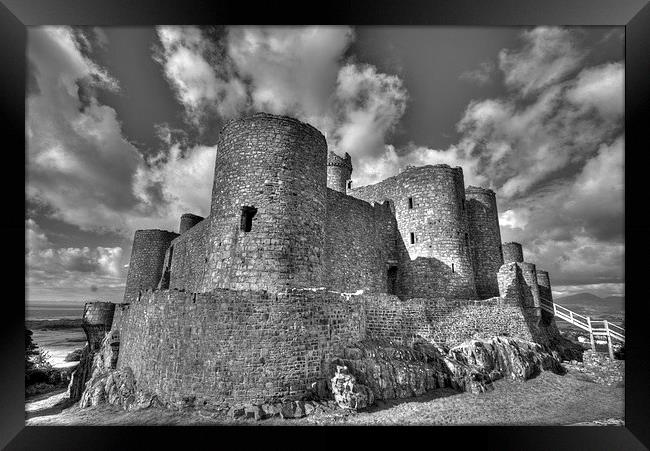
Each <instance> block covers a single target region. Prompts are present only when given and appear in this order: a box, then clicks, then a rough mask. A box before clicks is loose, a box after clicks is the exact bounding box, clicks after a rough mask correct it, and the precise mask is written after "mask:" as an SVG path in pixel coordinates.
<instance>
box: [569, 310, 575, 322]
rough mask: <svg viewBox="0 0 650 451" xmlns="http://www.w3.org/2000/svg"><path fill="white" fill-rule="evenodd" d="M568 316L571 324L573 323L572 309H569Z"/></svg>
mask: <svg viewBox="0 0 650 451" xmlns="http://www.w3.org/2000/svg"><path fill="white" fill-rule="evenodd" d="M569 318H571V324H573V322H574V321H573V310H569Z"/></svg>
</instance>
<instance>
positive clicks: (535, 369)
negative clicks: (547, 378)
mask: <svg viewBox="0 0 650 451" xmlns="http://www.w3.org/2000/svg"><path fill="white" fill-rule="evenodd" d="M331 368H332V369H331V370H330V371H331V372H332V373H333V374H334V375H333V377H332V392H333V393H334V398H335V400H336V401H337V403H338V405H339V406H340V407H342V408H353V407H350V406H351V405H354V402H355V399H357V398H359V399H361V400H362V402H359V405H358V406H357V408H362V407H361V405H362V404H364V403H365V406H364V407H367V406H369V405H371V403H372V399H373V398H375V399H381V400H386V399H395V398H409V397H413V396H419V395H422V394H424V393H425V392H427V391H429V390H433V389H435V388H440V387H451V388H454V389H456V390H459V391H469V392H472V393H482V392H485V391H487V390H491V389H492V388H493V387H492V382H493V381H494V380H497V379H500V378H502V377H509V378H512V379H520V380H523V379H528V378H530V377H533V376H534V375H536V374H538V373H539V372H540V371H542V370H550V371H554V372H558V373H561V372H562V371H563V370H562V367H561V365H560V362H559V361H558V360H557V359H556V358H555V357H554V356H553V355H552V354H550V353H549V352H547V351H546V350H545V349H544V348H543V347H542V346H540V345H538V344H536V343H532V342H527V341H524V340H517V339H512V338H508V337H494V338H492V339H491V340H471V341H468V342H466V343H463V344H461V345H458V346H456V347H454V348H452V349H450V350H449V351H447V350H446V349H444V348H439V347H436V346H434V345H432V344H430V343H426V342H419V343H415V344H414V346H413V347H412V348H411V347H407V346H401V345H397V344H391V343H387V342H385V341H365V342H360V343H357V344H356V345H355V346H349V347H347V348H346V349H345V351H344V353H343V356H342V357H341V358H339V359H334V360H333V361H332V365H331ZM355 387H358V388H355ZM366 388H367V389H369V391H370V392H371V393H372V396H368V395H366V390H365V389H366ZM356 393H360V395H356V396H353V395H355V394H356ZM364 396H366V398H367V400H365V401H363V400H364V399H365V398H364ZM368 402H370V404H368Z"/></svg>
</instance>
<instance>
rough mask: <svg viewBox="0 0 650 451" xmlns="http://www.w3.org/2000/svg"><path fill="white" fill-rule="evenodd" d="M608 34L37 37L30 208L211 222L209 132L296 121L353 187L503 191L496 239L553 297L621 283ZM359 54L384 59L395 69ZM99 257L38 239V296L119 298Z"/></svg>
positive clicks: (96, 222)
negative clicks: (412, 167)
mask: <svg viewBox="0 0 650 451" xmlns="http://www.w3.org/2000/svg"><path fill="white" fill-rule="evenodd" d="M611 31H612V30H596V31H594V30H588V31H581V30H576V29H570V30H569V29H561V28H549V27H539V28H535V29H529V30H524V31H517V30H513V29H497V30H488V29H485V30H482V29H470V30H467V29H458V30H454V29H447V28H445V29H437V28H435V27H433V28H431V27H429V28H427V27H424V28H422V27H420V28H416V27H414V28H394V29H391V28H381V27H380V28H376V27H373V28H363V29H358V30H353V29H351V28H349V27H314V28H302V27H233V28H220V27H208V28H203V29H199V28H196V27H160V28H158V29H157V30H156V31H155V32H154V31H152V30H144V29H124V30H112V29H106V30H102V29H97V30H89V29H86V30H82V32H80V31H79V30H70V29H68V28H57V29H52V28H43V29H32V30H30V38H29V42H30V45H29V48H28V53H29V58H30V60H31V61H33V64H34V70H30V74H32V75H31V76H32V78H33V84H34V85H35V86H38V90H32V91H30V94H29V97H28V135H29V136H28V140H29V147H30V149H29V158H30V168H29V171H30V180H31V181H33V183H31V182H30V186H28V196H29V197H30V201H31V202H32V203H38V204H39V205H47V206H48V209H49V210H51V211H52V212H53V213H52V214H53V215H54V216H56V218H58V220H60V221H65V222H66V223H69V224H74V225H75V226H77V227H80V228H81V229H84V230H100V229H102V228H108V229H110V230H113V231H118V232H120V233H122V234H123V235H124V237H127V238H129V239H130V237H131V236H132V233H133V230H135V229H136V228H151V227H155V228H160V227H163V228H168V229H175V228H176V227H177V221H178V216H179V215H180V214H181V213H184V212H188V211H189V212H194V213H197V214H200V215H206V214H207V209H208V207H209V196H210V185H211V181H212V175H213V174H212V171H213V165H214V155H215V149H214V147H212V146H213V144H214V142H215V140H216V131H217V130H218V129H219V126H220V124H221V123H222V122H223V121H224V120H226V119H228V118H230V117H233V116H236V115H238V114H242V113H245V112H250V111H268V112H272V113H279V114H290V115H294V116H297V117H299V118H300V119H301V120H304V121H307V122H309V123H312V124H313V125H315V126H316V127H317V128H319V129H320V130H321V131H323V132H324V134H326V136H327V139H328V144H329V145H330V147H331V148H333V149H334V150H336V151H339V152H345V151H347V152H349V153H350V154H351V155H352V157H353V163H354V168H355V169H354V172H353V180H354V183H355V184H365V183H369V182H376V181H378V180H381V179H383V178H385V177H387V176H390V175H394V174H395V173H396V172H397V171H398V170H399V168H400V167H403V166H405V165H407V164H416V165H422V164H433V163H447V164H451V165H460V166H462V167H463V169H464V173H465V182H466V184H468V185H469V184H473V185H486V186H490V187H492V188H494V189H496V190H497V195H498V201H499V208H500V212H501V222H502V234H503V238H504V241H507V240H511V239H513V240H517V241H520V242H522V244H524V247H525V249H526V253H527V259H529V260H531V261H534V262H536V263H538V265H539V266H540V267H543V268H545V269H549V270H552V271H553V273H552V274H553V275H552V279H553V282H554V284H555V285H557V284H558V283H562V284H567V285H569V284H577V283H580V284H591V285H593V284H596V283H601V284H602V283H608V284H615V283H617V282H620V281H621V280H622V255H623V248H622V221H621V220H620V219H621V218H622V214H623V204H622V193H623V186H622V174H623V163H622V160H623V159H622V155H623V140H622V112H623V100H622V99H623V93H622V82H623V66H622V63H621V62H616V61H620V60H621V58H622V52H621V53H620V54H619V53H616V52H614V50H612V49H614V48H615V45H616V44H615V42H616V41H617V39H616V35H615V34H612V35H611V36H609V37H608V36H606V35H607V34H608V33H610V32H611ZM488 36H493V38H490V39H488ZM382 40H383V41H382ZM601 41H602V42H601ZM152 42H156V43H157V48H156V49H155V51H154V55H153V57H152V54H151V44H152ZM372 42H386V44H382V47H381V48H382V49H388V50H389V51H390V52H394V53H395V54H393V55H392V56H391V55H389V56H388V57H387V58H388V60H389V61H393V62H395V61H399V71H398V72H397V73H394V72H390V71H387V70H386V69H384V70H382V69H380V68H387V67H396V64H392V63H391V64H383V63H381V64H380V62H378V61H376V60H373V58H375V59H379V58H380V57H381V55H380V53H381V52H379V53H377V52H374V53H373V51H372V48H373V46H372V44H371V43H372ZM425 43H426V45H425ZM450 43H453V44H454V46H450ZM618 45H620V42H619V43H618ZM598 46H600V47H598ZM601 47H602V48H606V49H609V50H602V48H601ZM452 49H453V50H452ZM619 50H620V49H619ZM357 51H358V52H359V53H358V54H357V53H356V52H357ZM441 52H442V53H441ZM359 55H365V57H366V58H368V59H367V60H364V59H363V58H359ZM373 55H375V56H373ZM612 55H616V56H614V57H612ZM110 60H116V61H119V63H116V64H114V65H110V67H111V73H110V75H109V73H108V71H107V70H106V69H105V66H106V65H108V61H110ZM98 61H103V62H105V63H106V64H103V65H102V64H99V63H98ZM441 61H443V62H444V63H441ZM490 61H492V62H494V63H492V65H490V64H489V63H488V62H490ZM134 68H138V70H134ZM472 72H473V73H472ZM463 73H465V74H466V75H465V76H463ZM118 80H119V88H120V89H119V90H118V82H117V81H118ZM467 80H473V81H474V82H475V83H468V82H467ZM183 121H186V122H187V124H185V125H184V124H183ZM443 135H444V136H447V137H446V138H444V139H443V138H442V136H443ZM441 142H442V143H444V145H442V146H438V147H436V146H433V145H432V143H433V144H436V145H437V144H438V143H441ZM140 143H141V144H140ZM43 211H44V210H43ZM39 222H40V221H39ZM48 234H49V230H48ZM120 246H123V244H122V243H120ZM114 247H117V246H114ZM109 248H110V247H106V248H103V247H102V246H88V247H87V248H84V247H76V246H72V247H70V248H69V250H67V251H65V252H64V251H63V249H56V248H55V246H52V245H51V243H50V244H49V245H48V246H45V247H43V248H39V249H40V250H39V254H38V255H39V256H40V258H41V260H43V261H44V262H49V263H50V264H49V266H48V265H45V264H41V266H40V267H38V268H36V269H35V272H34V273H33V274H34V278H35V279H33V280H41V281H45V280H48V283H54V282H53V281H54V280H56V278H53V277H51V276H52V274H55V273H56V271H57V270H55V269H54V268H59V269H61V268H65V270H66V271H68V273H69V274H75V275H76V276H75V277H85V278H86V279H84V281H83V284H82V285H79V286H83V287H88V286H93V285H95V286H97V287H102V290H104V287H106V286H109V285H110V286H114V285H115V284H116V283H117V282H116V281H117V280H118V279H119V277H118V276H117V274H121V276H120V277H123V270H124V268H123V265H124V264H125V262H124V260H125V259H126V257H125V256H124V255H125V254H126V255H128V249H126V248H124V249H123V250H122V254H121V257H119V258H118V256H117V254H116V253H115V252H113V253H111V252H108V251H106V250H100V249H109ZM70 249H71V250H70ZM84 249H87V250H84ZM120 249H122V247H120ZM48 256H51V257H48ZM585 258H588V260H589V261H587V262H584V261H583V260H582V259H585ZM120 259H121V260H122V261H120V262H118V260H120ZM100 262H101V263H100ZM93 265H95V269H94V270H90V268H91V267H92V266H93ZM118 266H119V268H120V269H119V270H118V269H117V268H118ZM106 268H112V269H111V271H113V272H112V273H111V274H113V275H111V276H109V275H108V273H106ZM71 277H72V276H71ZM88 277H100V278H101V280H98V281H97V282H92V281H89V280H87V278H88ZM107 277H112V279H110V280H108V279H107ZM39 278H40V279H39ZM74 281H75V282H74V283H78V282H79V281H81V279H74ZM68 282H69V283H70V284H72V283H73V279H69V280H68ZM34 283H35V284H36V285H38V283H36V282H34ZM120 283H123V280H121V282H120ZM69 286H72V285H69ZM60 288H61V289H63V287H62V286H61V287H60ZM86 290H87V288H86Z"/></svg>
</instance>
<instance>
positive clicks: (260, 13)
mask: <svg viewBox="0 0 650 451" xmlns="http://www.w3.org/2000/svg"><path fill="white" fill-rule="evenodd" d="M648 1H649V0H546V1H542V0H489V1H485V0H438V1H434V0H411V1H409V2H408V3H407V2H405V1H404V0H401V1H399V0H347V1H336V2H334V1H329V2H325V3H322V4H317V5H315V4H310V3H307V2H303V3H302V4H293V3H292V2H288V1H284V2H282V3H275V2H270V1H267V2H251V1H250V0H249V1H246V2H235V1H232V0H218V1H217V0H184V1H183V2H174V1H173V0H139V1H138V2H131V1H129V0H113V1H110V2H109V1H105V2H100V1H98V0H0V2H1V3H0V56H1V58H2V59H0V61H2V64H1V67H2V69H0V71H1V74H2V75H1V76H0V118H2V122H0V123H1V124H2V129H3V131H4V133H3V135H4V136H3V137H4V138H5V142H6V139H7V138H8V137H10V138H12V142H13V143H14V145H13V146H9V145H5V146H3V147H4V150H5V152H4V154H3V157H4V158H5V159H6V158H8V157H9V158H10V159H11V163H15V165H16V166H17V167H19V166H20V165H22V164H23V161H22V160H20V157H19V156H16V155H19V153H18V152H16V151H17V149H20V148H21V147H22V148H23V149H24V146H25V133H24V130H25V129H24V119H25V96H24V93H25V73H26V72H25V43H26V29H25V27H26V26H31V25H60V24H73V25H102V26H107V25H108V26H110V25H123V26H136V25H154V24H197V25H201V24H209V23H214V22H219V23H231V24H251V23H255V24H257V23H274V24H305V23H320V24H332V23H346V24H352V25H355V24H356V25H371V24H376V25H397V24H403V25H462V26H478V25H480V26H514V25H516V26H533V25H580V26H589V25H610V26H625V31H626V38H625V56H626V58H625V75H626V77H625V134H626V150H625V162H626V164H625V166H626V171H625V184H626V190H625V193H626V194H625V202H626V209H625V219H626V221H625V224H626V225H625V244H626V252H625V264H626V272H625V287H626V298H627V299H628V302H626V305H625V315H626V336H627V340H628V343H627V344H626V356H627V362H626V371H625V378H626V380H625V384H626V392H625V422H626V426H625V427H607V428H603V427H582V428H580V427H541V426H540V427H515V426H509V427H476V426H475V427H473V429H470V430H468V431H467V432H469V433H465V432H466V431H462V430H459V429H454V428H446V427H438V428H436V429H433V430H432V429H429V428H411V429H410V430H408V431H395V430H394V428H390V427H382V428H372V430H371V431H370V432H372V434H373V435H372V436H371V437H376V438H375V440H378V441H379V440H382V441H383V440H385V439H386V438H390V437H395V438H396V439H397V440H399V441H400V442H402V443H403V445H402V446H417V445H416V442H415V437H414V433H416V434H415V435H419V434H417V433H418V432H422V435H421V436H420V437H417V439H418V440H419V439H421V440H423V441H424V443H427V442H429V443H431V446H438V447H440V446H444V445H443V443H444V442H445V438H449V439H451V440H452V441H453V443H454V445H452V446H454V447H457V446H458V445H459V444H462V445H470V446H472V445H474V446H476V447H480V448H483V449H500V450H503V449H540V450H548V449H554V450H559V449H572V450H575V449H603V450H615V449H616V450H618V449H621V450H623V449H625V450H634V449H647V447H650V428H648V427H647V426H648V424H650V389H649V386H648V381H649V380H650V362H649V359H648V354H649V352H648V349H647V345H646V344H645V343H644V341H643V340H644V338H647V337H646V336H644V332H645V330H644V325H645V324H644V322H645V320H644V318H645V317H646V314H647V311H648V307H647V306H648V301H647V300H646V297H647V294H646V293H645V292H644V291H643V288H645V287H644V285H643V283H642V282H641V280H642V278H643V277H644V276H646V274H645V271H644V270H645V268H646V267H647V263H645V258H646V252H644V251H645V250H646V249H650V246H649V243H648V235H649V234H650V226H649V224H648V222H647V220H645V218H644V217H643V216H644V208H643V206H644V205H645V200H644V199H640V197H641V196H642V195H643V194H645V193H646V190H647V188H646V187H645V186H644V185H643V181H644V175H645V174H644V173H643V171H644V169H645V168H648V167H650V165H649V164H647V163H648V160H650V158H649V157H648V152H649V150H648V146H647V142H648V140H647V138H646V133H647V132H646V130H647V129H648V124H649V123H650V122H649V121H648V111H649V110H650V95H649V93H650V6H648ZM134 3H135V4H134ZM297 12H299V13H301V15H300V16H299V17H296V16H292V14H295V13H297ZM13 159H15V160H13ZM5 167H7V168H8V167H9V164H6V166H5ZM23 175H24V173H23ZM23 182H24V180H23V178H22V177H21V175H20V172H19V171H10V170H9V171H6V172H5V173H4V174H3V177H0V184H2V188H3V191H2V192H3V193H6V194H7V195H6V196H3V200H4V203H5V207H6V208H7V209H8V210H9V211H10V213H9V214H5V216H4V221H3V225H2V226H0V229H2V231H3V232H4V234H5V237H6V238H5V241H4V244H5V246H4V247H3V251H4V253H5V255H6V256H5V260H6V262H7V263H9V264H8V265H6V267H5V270H4V272H3V275H4V278H3V279H4V283H5V285H4V288H5V293H7V294H8V295H6V296H5V300H4V305H3V307H4V309H3V313H2V314H0V321H1V322H2V327H0V330H1V331H2V337H1V339H0V356H2V359H3V365H2V367H3V369H2V371H1V372H0V375H1V376H2V384H1V385H0V409H1V410H2V412H1V414H0V417H1V418H2V419H1V420H0V446H2V447H5V446H6V449H67V450H72V449H89V448H90V449H104V448H106V449H131V448H142V447H143V446H144V447H147V448H148V447H150V446H147V445H151V444H153V443H156V445H158V446H159V445H160V444H163V445H168V446H173V447H175V448H179V447H183V446H187V444H189V443H191V442H192V441H193V440H196V439H197V438H198V439H202V438H204V439H208V440H207V442H206V443H207V444H208V446H209V447H210V448H214V447H220V445H221V446H228V444H227V440H228V439H234V440H235V446H237V445H239V446H242V445H243V446H244V447H246V448H249V447H252V446H254V445H260V446H264V447H271V448H275V447H283V448H284V447H286V446H296V447H312V446H314V445H318V444H319V442H318V441H317V440H316V436H317V435H321V434H323V438H325V439H326V441H323V442H322V443H323V445H326V446H327V447H328V448H332V447H337V446H341V445H343V446H346V447H349V446H355V445H353V444H351V443H350V442H349V441H348V439H349V437H346V436H347V435H348V434H347V433H348V432H352V433H359V432H360V433H364V432H369V429H368V428H350V427H348V428H340V427H338V428H336V429H337V430H336V431H332V430H331V429H330V428H329V427H325V428H287V427H272V428H261V429H255V431H256V432H258V433H257V434H248V433H246V431H244V430H242V429H241V428H234V427H218V426H216V427H185V428H173V427H155V428H150V427H128V428H127V427H114V428H100V427H29V428H26V427H25V426H24V422H25V417H24V385H23V384H24V382H23V381H24V373H23V353H24V347H23V346H24V345H23V330H22V329H23V325H24V309H23V305H22V304H20V302H19V301H18V299H19V297H20V292H21V291H22V290H21V289H20V288H19V285H18V284H17V283H15V282H16V281H19V280H20V279H21V277H23V278H24V273H23V270H22V266H21V265H20V263H19V262H20V260H21V258H22V252H23V250H22V248H21V244H20V241H19V240H17V239H13V240H12V239H11V238H10V236H9V234H12V235H14V236H20V234H21V233H24V222H23V221H24V219H23V217H22V216H21V213H20V211H21V209H22V210H23V211H24V209H25V199H24V195H21V188H19V186H21V185H20V184H21V183H23ZM7 204H9V205H7ZM7 238H8V239H7ZM628 244H629V246H628ZM12 282H13V283H12ZM14 293H15V295H14ZM23 294H24V292H23ZM644 295H645V296H644ZM471 431H473V432H474V433H472V432H471ZM305 432H307V434H309V435H308V436H306V437H304V436H303V437H300V438H297V437H295V434H296V433H298V435H303V434H304V433H305ZM395 432H398V433H400V435H399V436H398V435H397V434H396V433H395ZM402 432H403V434H402ZM342 435H343V437H342ZM371 437H368V438H371ZM305 438H306V440H305ZM368 438H364V442H363V443H362V444H361V445H359V446H364V447H365V446H367V444H368V442H367V441H365V440H368ZM12 439H13V440H12ZM327 439H329V440H327ZM9 442H10V443H9ZM644 444H645V446H644ZM425 446H426V445H425Z"/></svg>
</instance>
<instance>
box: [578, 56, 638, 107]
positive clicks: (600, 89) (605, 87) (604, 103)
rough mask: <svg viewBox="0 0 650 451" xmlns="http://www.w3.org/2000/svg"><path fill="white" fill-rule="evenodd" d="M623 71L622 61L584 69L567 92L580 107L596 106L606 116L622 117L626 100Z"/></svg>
mask: <svg viewBox="0 0 650 451" xmlns="http://www.w3.org/2000/svg"><path fill="white" fill-rule="evenodd" d="M623 71H624V69H623V64H622V63H620V62H617V63H608V64H603V65H601V66H598V67H590V68H587V69H584V70H583V71H582V72H580V74H578V77H577V80H576V82H575V84H574V85H573V86H572V87H571V89H569V91H568V92H567V98H568V99H569V101H571V102H572V103H574V104H575V105H578V106H580V107H583V108H595V109H596V110H597V111H598V113H599V114H601V115H602V116H604V117H613V118H620V117H622V115H623V111H624V105H623V103H624V100H625V96H624V81H625V76H624V73H623Z"/></svg>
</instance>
